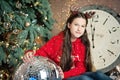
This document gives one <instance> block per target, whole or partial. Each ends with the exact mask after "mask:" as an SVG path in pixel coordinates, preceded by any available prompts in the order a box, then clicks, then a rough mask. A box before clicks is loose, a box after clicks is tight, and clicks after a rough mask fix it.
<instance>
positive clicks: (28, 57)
mask: <svg viewBox="0 0 120 80" xmlns="http://www.w3.org/2000/svg"><path fill="white" fill-rule="evenodd" d="M34 54H35V50H33V51H28V52H27V53H25V54H24V56H23V62H30V61H32V60H33V58H34Z"/></svg>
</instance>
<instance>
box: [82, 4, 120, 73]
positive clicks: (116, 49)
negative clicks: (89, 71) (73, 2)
mask: <svg viewBox="0 0 120 80" xmlns="http://www.w3.org/2000/svg"><path fill="white" fill-rule="evenodd" d="M82 11H83V12H95V14H94V15H93V16H92V18H90V19H88V25H87V33H88V38H89V40H90V43H91V55H92V61H93V64H94V66H95V68H96V69H97V70H103V71H104V72H107V71H109V70H110V69H112V68H114V67H115V66H116V65H117V64H118V63H120V22H119V20H118V19H117V18H116V17H115V16H116V15H117V14H116V13H115V12H114V14H111V13H113V12H110V11H111V10H110V11H109V9H108V8H106V7H102V6H88V7H85V9H84V8H83V10H82ZM115 14H116V15H115Z"/></svg>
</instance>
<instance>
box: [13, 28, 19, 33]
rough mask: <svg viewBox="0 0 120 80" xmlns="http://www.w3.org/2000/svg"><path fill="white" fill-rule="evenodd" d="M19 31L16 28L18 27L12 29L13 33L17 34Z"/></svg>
mask: <svg viewBox="0 0 120 80" xmlns="http://www.w3.org/2000/svg"><path fill="white" fill-rule="evenodd" d="M19 32H20V30H18V29H14V30H13V31H12V33H13V34H18V33H19Z"/></svg>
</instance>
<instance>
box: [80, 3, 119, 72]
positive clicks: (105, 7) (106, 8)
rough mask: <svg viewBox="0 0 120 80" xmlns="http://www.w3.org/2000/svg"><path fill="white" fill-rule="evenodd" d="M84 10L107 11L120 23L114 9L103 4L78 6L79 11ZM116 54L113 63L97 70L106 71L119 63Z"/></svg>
mask: <svg viewBox="0 0 120 80" xmlns="http://www.w3.org/2000/svg"><path fill="white" fill-rule="evenodd" d="M86 10H102V11H105V12H108V13H109V14H110V15H112V16H113V17H114V18H115V19H116V20H117V21H118V23H119V24H120V18H119V17H118V14H117V13H116V12H115V11H114V10H112V9H111V8H109V7H107V6H103V5H87V6H84V7H82V8H80V10H79V11H80V12H84V11H86ZM118 54H119V55H118V57H117V59H116V60H115V61H114V62H113V63H111V64H110V65H109V66H107V67H104V68H101V69H99V70H100V71H102V72H104V73H106V72H108V71H110V70H112V69H113V68H115V67H116V66H117V65H119V64H120V53H118Z"/></svg>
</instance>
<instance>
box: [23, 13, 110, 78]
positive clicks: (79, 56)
mask: <svg viewBox="0 0 120 80" xmlns="http://www.w3.org/2000/svg"><path fill="white" fill-rule="evenodd" d="M87 23H88V21H87V16H85V14H83V13H80V12H73V13H72V14H71V15H70V17H69V18H68V19H67V21H66V26H65V29H64V31H62V32H60V33H59V34H58V35H56V36H54V37H53V38H51V39H50V40H49V41H48V42H47V43H46V44H45V45H44V46H42V47H41V48H39V49H38V50H36V51H27V52H26V54H25V55H24V57H23V61H24V62H26V61H30V60H31V59H32V57H33V56H44V57H48V58H50V59H51V60H53V61H54V62H55V63H56V64H57V65H58V66H59V71H60V74H61V77H62V79H64V80H111V79H110V78H109V77H108V76H106V75H104V74H103V73H101V72H90V71H91V68H92V64H91V56H90V43H89V40H88V37H87V31H86V26H87ZM101 76H102V77H101Z"/></svg>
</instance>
